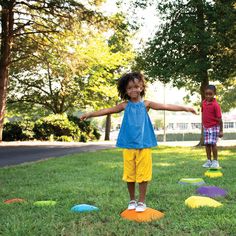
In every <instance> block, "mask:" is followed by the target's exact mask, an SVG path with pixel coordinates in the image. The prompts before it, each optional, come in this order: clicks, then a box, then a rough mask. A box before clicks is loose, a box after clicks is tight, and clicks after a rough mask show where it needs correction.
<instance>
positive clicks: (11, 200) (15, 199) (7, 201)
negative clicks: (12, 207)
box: [4, 198, 25, 204]
mask: <svg viewBox="0 0 236 236" xmlns="http://www.w3.org/2000/svg"><path fill="white" fill-rule="evenodd" d="M16 202H25V200H24V199H22V198H12V199H8V200H5V201H4V203H5V204H11V203H16Z"/></svg>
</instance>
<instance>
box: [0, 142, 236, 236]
mask: <svg viewBox="0 0 236 236" xmlns="http://www.w3.org/2000/svg"><path fill="white" fill-rule="evenodd" d="M219 159H220V163H221V165H222V167H223V169H222V171H223V173H224V176H223V177H222V178H216V179H210V178H207V177H204V171H205V169H203V168H202V167H201V165H202V163H203V162H204V161H205V151H204V149H202V148H186V147H185V148H181V147H159V148H157V149H154V150H153V180H152V182H151V183H150V185H149V188H148V194H147V204H148V206H149V207H152V208H154V209H158V210H161V211H163V212H165V217H164V218H163V219H162V220H160V221H154V222H150V223H136V222H132V221H127V220H124V219H122V218H121V217H120V215H119V214H120V212H122V211H123V210H124V209H125V208H126V206H127V202H128V193H127V189H126V184H125V183H124V182H122V180H121V176H122V169H123V166H122V164H123V162H122V152H121V150H119V149H113V150H105V151H97V152H89V153H81V154H76V155H70V156H66V157H64V158H55V159H50V160H46V161H41V162H36V163H33V164H23V165H19V166H15V167H8V168H2V169H0V235H4V236H5V235H6V236H11V235H14V236H18V235H22V236H23V235H24V236H25V235H27V236H28V235H34V236H36V235H43V236H44V235H45V236H48V235H63V236H71V235H113V236H114V235H181V236H182V235H216V236H218V235H236V218H235V214H236V204H235V202H236V201H235V200H236V175H235V170H236V162H235V161H236V148H235V147H234V148H233V147H232V148H222V149H219ZM184 177H193V178H194V177H202V178H204V180H205V182H206V183H207V184H208V185H215V186H218V187H222V188H224V189H227V190H228V191H229V194H228V195H227V196H226V198H219V199H217V200H219V201H220V202H221V203H223V207H220V208H198V209H190V208H188V207H186V206H185V205H184V201H185V199H187V198H188V197H190V196H192V195H196V193H195V191H196V188H197V187H195V186H186V185H180V184H178V180H179V179H181V178H184ZM16 197H18V198H24V199H26V200H27V202H26V203H15V204H10V205H6V204H4V203H3V201H4V200H6V199H10V198H16ZM49 199H50V200H56V201H57V202H58V203H57V205H56V206H51V207H36V206H34V205H33V202H34V201H38V200H49ZM81 203H87V204H92V205H95V206H97V207H99V208H100V211H98V212H92V213H72V212H71V211H70V208H71V207H72V206H73V205H75V204H81Z"/></svg>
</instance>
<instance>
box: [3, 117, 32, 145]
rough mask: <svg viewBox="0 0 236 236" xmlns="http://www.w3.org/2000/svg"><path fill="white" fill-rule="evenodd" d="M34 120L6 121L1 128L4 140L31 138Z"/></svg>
mask: <svg viewBox="0 0 236 236" xmlns="http://www.w3.org/2000/svg"><path fill="white" fill-rule="evenodd" d="M33 127H34V122H32V121H29V120H21V121H13V122H8V123H6V124H5V125H4V128H3V140H4V141H18V140H21V141H26V140H32V139H33V138H34V137H33V136H34V132H33Z"/></svg>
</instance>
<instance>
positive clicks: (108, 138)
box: [105, 114, 111, 140]
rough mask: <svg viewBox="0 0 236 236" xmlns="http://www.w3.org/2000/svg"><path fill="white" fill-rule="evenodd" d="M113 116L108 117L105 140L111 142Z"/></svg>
mask: <svg viewBox="0 0 236 236" xmlns="http://www.w3.org/2000/svg"><path fill="white" fill-rule="evenodd" d="M110 130H111V114H109V115H107V117H106V128H105V140H110Z"/></svg>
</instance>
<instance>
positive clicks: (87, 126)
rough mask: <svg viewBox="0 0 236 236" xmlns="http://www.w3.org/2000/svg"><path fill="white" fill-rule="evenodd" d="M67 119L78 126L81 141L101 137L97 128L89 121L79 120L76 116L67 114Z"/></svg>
mask: <svg viewBox="0 0 236 236" xmlns="http://www.w3.org/2000/svg"><path fill="white" fill-rule="evenodd" d="M68 119H69V120H70V121H72V122H74V123H75V124H76V125H77V126H78V127H79V129H80V131H81V136H80V141H81V142H86V141H88V140H98V139H99V138H100V137H101V134H100V133H99V132H98V129H97V128H96V127H95V126H94V125H92V124H91V122H90V121H87V120H85V121H81V120H80V119H79V118H78V117H76V116H68Z"/></svg>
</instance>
